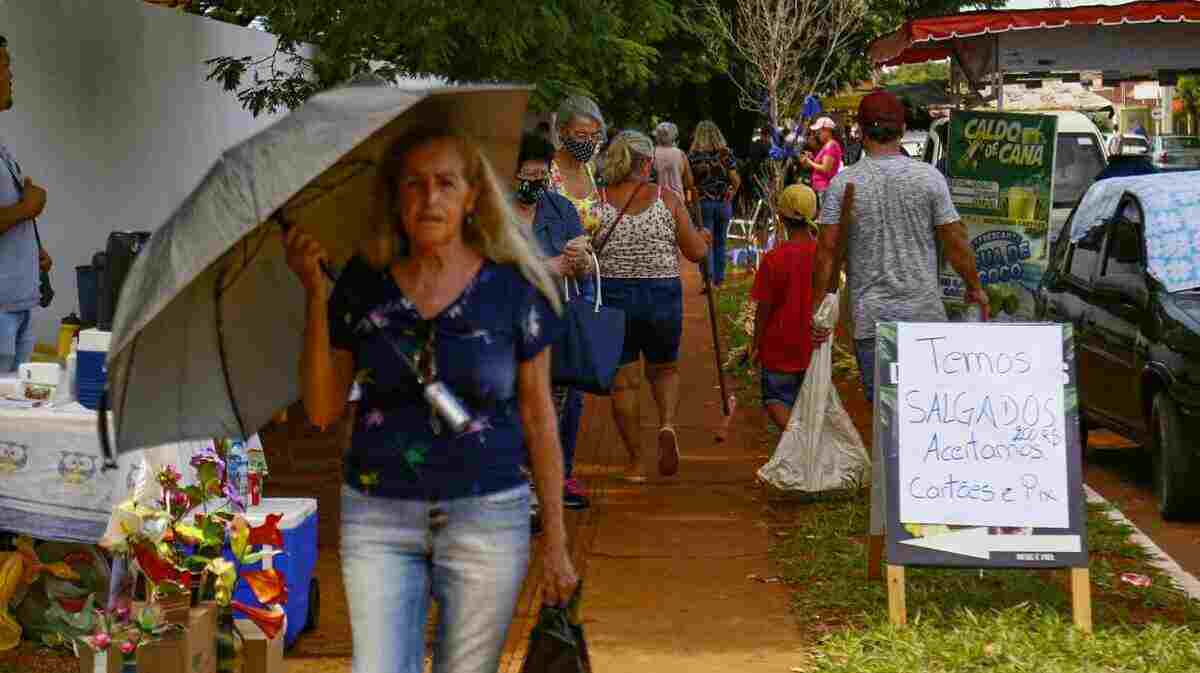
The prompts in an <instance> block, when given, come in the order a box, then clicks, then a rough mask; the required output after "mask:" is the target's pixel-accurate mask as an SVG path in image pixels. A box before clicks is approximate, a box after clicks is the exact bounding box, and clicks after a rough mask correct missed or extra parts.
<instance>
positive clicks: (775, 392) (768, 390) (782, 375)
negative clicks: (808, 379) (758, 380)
mask: <svg viewBox="0 0 1200 673" xmlns="http://www.w3.org/2000/svg"><path fill="white" fill-rule="evenodd" d="M803 383H804V372H795V373H789V372H776V371H771V370H770V369H767V368H766V367H763V369H762V401H763V405H764V406H765V405H768V404H782V405H784V406H786V407H787V408H789V409H790V408H792V406H793V405H795V404H796V397H797V396H798V395H799V394H800V386H801V385H802V384H803Z"/></svg>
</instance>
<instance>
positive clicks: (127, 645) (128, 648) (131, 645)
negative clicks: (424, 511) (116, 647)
mask: <svg viewBox="0 0 1200 673" xmlns="http://www.w3.org/2000/svg"><path fill="white" fill-rule="evenodd" d="M136 649H137V643H135V642H133V641H132V640H126V641H125V642H123V643H121V653H122V654H133V652H134V650H136Z"/></svg>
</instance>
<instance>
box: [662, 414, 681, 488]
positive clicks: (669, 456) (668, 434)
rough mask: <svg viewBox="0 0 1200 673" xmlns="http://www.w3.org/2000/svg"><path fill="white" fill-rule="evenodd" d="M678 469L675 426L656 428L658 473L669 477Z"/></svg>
mask: <svg viewBox="0 0 1200 673" xmlns="http://www.w3.org/2000/svg"><path fill="white" fill-rule="evenodd" d="M678 471H679V438H678V437H676V436H675V428H672V427H670V426H663V427H661V428H659V430H658V473H659V474H661V475H662V476H664V477H670V476H672V475H674V474H675V473H676V472H678Z"/></svg>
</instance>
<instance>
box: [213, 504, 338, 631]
mask: <svg viewBox="0 0 1200 673" xmlns="http://www.w3.org/2000/svg"><path fill="white" fill-rule="evenodd" d="M268 514H282V515H283V519H282V520H281V521H280V522H279V532H280V533H281V534H282V535H283V553H282V554H276V555H275V556H274V557H272V558H270V559H267V560H266V561H263V562H262V563H261V564H259V563H256V564H253V565H248V566H245V569H246V570H258V569H259V568H262V567H264V566H265V567H266V568H267V569H270V568H275V569H276V570H278V571H279V572H280V573H282V574H283V578H284V580H285V581H286V583H287V589H288V602H287V605H285V606H284V608H285V612H286V613H287V632H286V634H285V635H284V644H285V645H286V646H289V647H290V646H291V645H292V643H294V642H296V638H298V637H299V636H300V633H301V632H302V631H304V630H305V628H306V627H307V626H308V617H309V614H310V613H309V607H310V605H309V597H310V594H309V591H310V590H311V591H312V592H313V596H314V597H316V596H317V595H318V594H317V588H316V587H317V583H316V580H315V578H314V577H313V575H314V573H315V571H316V567H317V501H316V499H314V498H263V499H262V501H261V503H260V504H259V505H258V506H257V507H247V508H246V513H245V517H246V520H247V521H248V522H250V525H251V526H261V525H262V524H264V523H266V521H267V515H268ZM263 549H264V550H265V549H267V547H263ZM226 555H229V556H231V555H232V552H230V551H228V550H226ZM233 597H234V598H235V599H236V600H239V601H241V602H242V603H245V604H246V605H251V606H255V607H262V603H259V602H258V600H257V599H256V598H255V597H254V591H253V590H251V589H250V587H249V585H247V584H246V583H245V582H241V583H239V585H238V590H237V591H236V592H235V593H234V596H233ZM319 600H320V599H319V598H317V601H318V602H319ZM312 607H313V608H316V607H317V606H315V605H314V606H312ZM235 615H236V612H235Z"/></svg>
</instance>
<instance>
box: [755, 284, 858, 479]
mask: <svg viewBox="0 0 1200 673" xmlns="http://www.w3.org/2000/svg"><path fill="white" fill-rule="evenodd" d="M842 291H843V292H844V291H845V290H844V289H843V290H842ZM838 303H839V302H838V296H837V295H836V294H832V293H831V294H828V295H826V296H825V299H824V300H823V301H822V302H821V306H820V307H819V308H818V309H817V312H816V314H815V315H814V316H813V323H814V324H815V325H817V326H819V327H822V328H825V329H833V327H834V326H835V325H837V321H838ZM832 360H833V337H832V336H830V338H829V339H826V340H825V343H823V344H821V346H820V347H819V348H817V349H815V350H814V351H813V356H812V361H811V362H810V363H809V366H808V372H807V373H806V374H805V376H804V383H803V384H801V386H800V394H799V395H798V396H797V398H796V404H795V405H794V406H793V407H792V414H791V417H790V418H789V419H788V424H787V428H786V429H785V430H784V432H783V436H782V437H780V439H779V445H778V446H777V447H776V448H775V454H774V455H772V456H771V460H770V461H769V462H768V463H767V464H766V465H763V466H762V468H760V469H759V471H758V477H759V479H761V480H763V481H764V482H766V483H768V484H770V485H771V486H774V487H775V488H778V489H781V490H785V491H799V492H803V493H819V492H821V491H833V490H840V489H843V488H846V487H848V486H852V485H855V484H857V483H860V482H861V481H862V480H863V479H864V477H865V475H866V472H867V469H868V466H869V465H870V458H869V457H868V456H867V450H866V447H864V446H863V441H862V437H861V436H859V434H858V430H857V429H856V428H855V427H854V423H853V422H852V421H851V420H850V415H849V414H847V413H846V408H845V407H843V406H842V400H841V397H840V396H839V395H838V392H837V388H835V387H834V385H833V363H832Z"/></svg>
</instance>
